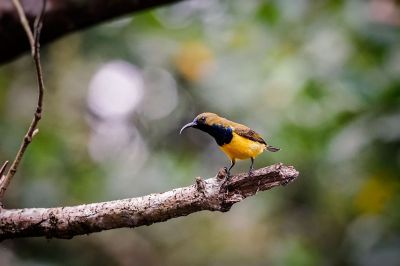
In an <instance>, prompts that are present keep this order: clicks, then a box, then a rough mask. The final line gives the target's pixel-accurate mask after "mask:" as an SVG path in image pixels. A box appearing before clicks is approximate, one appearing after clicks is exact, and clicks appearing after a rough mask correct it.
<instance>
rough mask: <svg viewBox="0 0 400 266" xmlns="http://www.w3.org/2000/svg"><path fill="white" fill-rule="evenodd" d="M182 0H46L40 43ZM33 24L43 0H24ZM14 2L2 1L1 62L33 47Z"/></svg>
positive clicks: (0, 28)
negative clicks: (28, 40) (43, 26)
mask: <svg viewBox="0 0 400 266" xmlns="http://www.w3.org/2000/svg"><path fill="white" fill-rule="evenodd" d="M179 1H181V0H47V5H46V11H45V14H44V21H43V24H44V25H46V27H45V28H44V29H43V32H42V36H41V41H40V42H41V44H43V45H44V44H46V43H48V42H51V41H53V40H55V39H57V38H58V37H60V36H63V35H66V34H68V33H70V32H73V31H77V30H80V29H84V28H87V27H90V26H92V25H95V24H98V23H100V22H103V21H106V20H109V19H112V18H116V17H119V16H123V15H126V14H129V13H134V12H138V11H141V10H145V9H149V8H153V7H157V6H161V5H165V4H169V3H174V2H179ZM21 3H22V5H23V7H24V10H25V13H26V16H27V19H28V21H29V22H30V24H31V25H33V22H34V20H35V18H36V17H37V15H38V14H39V13H40V8H41V1H38V0H21ZM26 39H27V38H26V34H25V32H24V31H23V29H22V27H21V23H20V18H19V16H18V14H17V12H16V10H15V8H14V7H13V5H12V0H1V1H0V64H4V63H7V62H9V61H11V60H12V59H14V58H15V57H17V56H18V55H20V54H22V53H23V52H25V51H29V50H30V46H29V42H27V41H26Z"/></svg>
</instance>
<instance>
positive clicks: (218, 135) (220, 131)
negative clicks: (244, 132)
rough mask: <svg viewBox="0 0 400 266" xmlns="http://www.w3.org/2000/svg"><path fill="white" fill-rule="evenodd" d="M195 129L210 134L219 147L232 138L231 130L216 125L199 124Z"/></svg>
mask: <svg viewBox="0 0 400 266" xmlns="http://www.w3.org/2000/svg"><path fill="white" fill-rule="evenodd" d="M195 128H197V129H200V130H201V131H204V132H206V133H208V134H210V135H211V136H212V137H213V138H214V139H215V141H216V142H217V144H218V145H219V146H222V145H224V144H228V143H230V142H231V140H232V138H233V134H232V129H231V128H230V127H224V126H222V125H216V124H214V125H207V124H199V125H196V126H195Z"/></svg>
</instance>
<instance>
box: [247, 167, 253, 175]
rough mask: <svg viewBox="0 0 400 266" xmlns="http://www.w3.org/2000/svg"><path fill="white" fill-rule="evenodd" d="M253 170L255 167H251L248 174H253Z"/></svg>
mask: <svg viewBox="0 0 400 266" xmlns="http://www.w3.org/2000/svg"><path fill="white" fill-rule="evenodd" d="M253 171H254V168H253V167H250V169H249V172H248V175H249V176H252V175H253Z"/></svg>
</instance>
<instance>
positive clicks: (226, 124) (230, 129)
mask: <svg viewBox="0 0 400 266" xmlns="http://www.w3.org/2000/svg"><path fill="white" fill-rule="evenodd" d="M189 127H193V128H197V129H200V130H201V131H204V132H206V133H208V134H210V135H211V136H212V137H213V138H214V139H215V141H216V142H217V144H218V145H219V147H220V149H221V150H222V151H223V152H224V153H225V154H226V156H228V158H229V159H230V160H231V165H230V167H229V169H228V175H230V171H231V169H232V167H233V166H234V165H235V163H236V159H239V160H245V159H251V165H250V169H249V173H251V171H252V170H253V164H254V159H255V158H256V157H257V156H258V155H260V154H261V153H262V152H264V151H265V150H267V151H271V152H276V151H279V148H275V147H272V146H270V145H268V144H267V143H266V142H265V140H263V139H262V138H261V136H260V135H259V134H258V133H256V132H255V131H254V130H252V129H251V128H249V127H247V126H245V125H241V124H238V123H235V122H232V121H229V120H228V119H226V118H223V117H220V116H218V115H216V114H213V113H202V114H199V115H198V116H196V118H195V119H194V120H193V122H190V123H188V124H186V125H184V126H183V127H182V129H181V131H180V132H179V134H181V133H182V132H183V131H184V130H185V129H186V128H189Z"/></svg>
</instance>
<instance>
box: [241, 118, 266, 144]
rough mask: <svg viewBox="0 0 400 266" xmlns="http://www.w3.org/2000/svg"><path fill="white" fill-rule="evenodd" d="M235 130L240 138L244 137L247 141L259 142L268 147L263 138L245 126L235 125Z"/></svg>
mask: <svg viewBox="0 0 400 266" xmlns="http://www.w3.org/2000/svg"><path fill="white" fill-rule="evenodd" d="M235 124H236V123H235ZM233 128H234V129H233V132H235V133H236V134H238V135H239V136H242V137H244V138H246V139H250V140H253V141H257V142H260V143H262V144H265V145H267V143H266V142H265V140H263V138H262V137H261V136H260V135H259V134H258V133H257V132H255V131H254V130H252V129H250V128H248V127H246V126H244V125H240V124H236V125H234V126H233Z"/></svg>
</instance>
